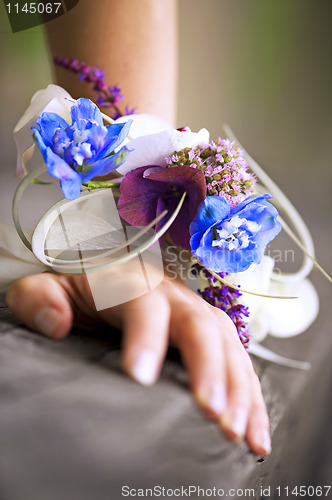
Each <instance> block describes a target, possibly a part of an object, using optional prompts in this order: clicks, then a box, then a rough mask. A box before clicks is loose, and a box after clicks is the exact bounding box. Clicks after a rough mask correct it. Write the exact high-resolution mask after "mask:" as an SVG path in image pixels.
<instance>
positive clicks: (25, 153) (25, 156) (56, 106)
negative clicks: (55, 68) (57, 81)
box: [14, 84, 75, 177]
mask: <svg viewBox="0 0 332 500" xmlns="http://www.w3.org/2000/svg"><path fill="white" fill-rule="evenodd" d="M74 102H75V101H74V99H73V98H72V97H71V96H70V95H69V94H68V92H66V91H65V90H64V89H63V88H61V87H59V86H58V85H53V84H51V85H48V87H47V88H46V89H42V90H38V91H37V92H36V93H35V94H34V95H33V97H32V99H31V102H30V105H29V106H28V108H27V109H26V111H25V113H24V114H23V116H22V117H21V118H20V120H19V121H18V123H17V125H16V127H15V128H14V139H15V142H16V147H17V166H16V175H17V176H18V177H23V176H24V175H25V174H26V169H25V166H24V163H25V162H26V161H28V160H29V159H31V157H32V155H33V152H34V151H33V148H32V147H31V146H34V142H33V135H32V131H31V127H33V126H35V125H36V119H37V118H38V116H40V115H41V113H43V112H44V111H47V112H49V113H57V114H58V115H59V116H61V117H62V118H64V119H65V120H66V121H67V122H69V123H70V108H71V107H72V105H73V104H74ZM37 150H38V148H37ZM38 151H39V150H38ZM37 158H38V157H37ZM37 161H42V160H41V156H40V157H39V159H37ZM34 166H36V165H34Z"/></svg>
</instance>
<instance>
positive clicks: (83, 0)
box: [7, 0, 271, 455]
mask: <svg viewBox="0 0 332 500" xmlns="http://www.w3.org/2000/svg"><path fill="white" fill-rule="evenodd" d="M47 31H48V37H49V41H50V48H51V53H52V55H53V56H63V57H69V58H75V59H79V60H81V61H84V62H85V63H87V64H90V65H92V66H97V67H100V68H102V69H104V70H105V73H106V81H108V82H109V83H110V84H112V85H113V84H118V85H119V86H121V89H122V90H123V92H124V94H125V96H126V101H125V102H124V103H123V105H126V104H128V105H129V106H137V108H138V110H139V111H142V112H148V113H153V114H156V115H159V116H161V117H162V118H164V119H166V120H168V121H169V122H170V123H172V124H174V123H175V110H176V87H177V85H176V67H177V60H176V59H177V41H176V2H175V0H167V1H165V0H139V1H138V0H121V2H119V1H118V0H98V2H92V1H91V0H80V2H79V4H78V5H77V6H76V7H75V9H73V10H72V11H71V12H69V13H68V14H66V15H65V16H63V17H61V18H59V19H57V20H54V21H52V22H51V23H49V25H47ZM56 75H57V80H58V83H59V84H60V85H61V86H63V87H64V88H65V89H66V90H67V91H69V92H70V93H71V94H72V95H73V96H74V97H80V96H81V94H82V92H84V96H85V97H86V96H88V94H87V90H88V87H87V86H85V84H83V83H82V82H79V81H78V79H77V76H76V75H73V74H71V73H70V72H68V71H65V70H63V69H61V68H59V69H57V70H56ZM83 85H84V86H83ZM7 303H8V305H9V307H10V308H11V309H12V310H13V311H14V313H15V314H16V315H17V316H18V317H20V318H21V319H22V320H23V321H24V322H25V324H26V325H27V326H29V327H30V328H32V329H34V330H37V331H39V332H40V333H43V334H45V335H47V336H49V337H51V338H54V339H61V338H64V337H65V336H66V335H68V333H69V332H70V330H71V328H72V325H73V324H86V323H87V322H88V323H92V324H94V323H96V324H98V323H100V322H104V323H105V322H106V323H107V324H109V325H111V326H114V327H117V328H121V329H122V331H123V349H122V368H123V370H124V372H125V373H126V374H128V375H129V376H130V377H132V378H133V379H134V380H136V381H137V382H140V383H142V384H145V385H151V384H153V383H154V382H155V381H156V379H157V378H158V376H159V373H160V370H161V366H162V362H163V359H164V357H165V353H166V349H167V346H168V344H169V342H171V343H172V344H174V345H176V346H177V347H178V348H179V350H180V352H181V355H182V358H183V361H184V364H185V366H186V368H187V370H188V373H189V379H190V386H191V390H192V393H193V395H194V397H195V400H196V401H197V403H198V405H199V406H200V407H201V408H202V409H203V410H204V411H205V412H206V413H207V414H208V415H209V416H210V417H212V418H213V419H215V420H216V422H218V423H219V425H220V427H221V428H222V429H223V430H224V432H225V433H226V435H227V436H228V437H229V438H230V439H232V440H240V439H243V438H246V440H247V442H248V444H249V446H250V447H251V449H252V450H253V452H254V453H256V454H258V455H262V454H267V453H269V452H270V450H271V443H270V437H269V419H268V415H267V411H266V408H265V403H264V400H263V397H262V393H261V388H260V383H259V380H258V378H257V376H256V374H255V372H254V369H253V366H252V363H251V360H250V358H249V356H248V354H247V353H246V351H245V350H244V348H243V346H242V344H241V342H240V340H239V338H238V335H237V332H236V329H235V326H234V324H233V322H232V321H231V320H230V318H229V317H228V316H227V315H226V314H225V313H224V312H222V311H220V310H218V309H216V308H214V307H212V306H210V305H209V304H207V303H206V302H205V301H204V300H203V299H201V298H200V297H198V296H197V295H195V294H194V293H193V292H191V291H190V290H189V289H187V288H186V287H185V286H184V285H183V284H181V283H180V282H178V281H176V280H172V279H169V278H165V279H164V280H163V281H162V283H161V284H160V285H159V286H158V287H157V288H155V289H154V290H152V291H151V292H149V293H148V294H146V295H144V296H142V297H139V298H137V299H135V300H132V301H130V302H127V303H125V304H121V305H119V306H116V307H113V308H109V309H106V310H103V311H100V312H97V311H96V309H95V306H94V302H93V298H92V294H91V292H90V290H89V287H88V286H87V280H86V279H85V277H84V276H83V277H82V276H78V277H65V276H59V275H55V274H51V273H43V274H40V275H34V276H27V277H25V278H22V279H20V280H18V281H16V282H15V283H14V284H13V285H12V286H11V288H10V289H9V291H8V293H7Z"/></svg>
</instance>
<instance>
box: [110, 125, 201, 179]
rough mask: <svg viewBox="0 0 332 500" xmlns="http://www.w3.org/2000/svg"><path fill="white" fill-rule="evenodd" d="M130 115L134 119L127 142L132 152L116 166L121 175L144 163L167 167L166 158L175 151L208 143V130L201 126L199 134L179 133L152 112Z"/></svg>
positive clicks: (144, 164)
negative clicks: (149, 113)
mask: <svg viewBox="0 0 332 500" xmlns="http://www.w3.org/2000/svg"><path fill="white" fill-rule="evenodd" d="M130 118H132V119H133V120H134V122H133V124H132V126H131V129H130V132H129V136H130V137H131V138H133V140H131V141H129V143H128V147H129V148H130V149H132V150H133V151H132V152H131V153H130V154H129V155H128V157H127V159H126V161H125V162H124V163H123V164H122V165H121V166H120V167H119V168H118V169H117V170H118V172H120V173H121V174H123V175H124V174H126V173H127V172H130V171H131V170H134V169H135V168H138V167H143V166H146V165H158V166H161V167H163V166H166V162H165V157H167V156H171V155H172V154H173V153H174V151H180V150H181V149H184V148H193V147H196V146H198V145H199V144H206V143H208V142H209V132H208V131H207V130H206V129H201V130H200V131H199V132H198V133H195V132H191V131H187V132H180V131H178V130H176V129H173V128H172V127H170V125H169V124H168V123H167V122H165V121H164V120H161V119H160V118H158V117H155V116H153V115H132V116H130ZM126 120H128V117H122V118H121V119H120V120H117V123H120V122H123V121H126ZM126 142H127V141H126ZM124 144H125V143H124Z"/></svg>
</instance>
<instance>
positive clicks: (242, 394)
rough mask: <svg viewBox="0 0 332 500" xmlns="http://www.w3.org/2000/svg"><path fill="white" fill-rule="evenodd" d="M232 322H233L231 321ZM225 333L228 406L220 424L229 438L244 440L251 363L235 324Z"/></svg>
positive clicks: (249, 401) (247, 415) (247, 414)
mask: <svg viewBox="0 0 332 500" xmlns="http://www.w3.org/2000/svg"><path fill="white" fill-rule="evenodd" d="M230 321H231V320H230ZM231 323H232V326H230V327H229V329H228V331H227V332H223V341H224V350H225V358H226V375H227V399H228V405H227V409H226V411H225V412H224V413H223V415H222V417H221V419H220V424H221V427H222V429H223V430H224V431H225V432H226V434H227V436H228V437H229V438H230V439H232V440H234V441H237V440H240V439H242V438H243V437H244V436H245V434H246V430H247V425H248V418H249V410H250V405H251V385H250V379H249V373H250V365H251V361H250V358H249V356H248V354H247V353H246V351H245V349H244V347H243V345H242V344H241V342H240V340H239V338H238V335H237V331H236V329H235V326H234V323H233V322H232V321H231Z"/></svg>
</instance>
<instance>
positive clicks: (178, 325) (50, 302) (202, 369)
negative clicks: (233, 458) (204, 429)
mask: <svg viewBox="0 0 332 500" xmlns="http://www.w3.org/2000/svg"><path fill="white" fill-rule="evenodd" d="M6 300H7V304H8V306H9V307H10V308H11V309H12V310H13V312H14V313H15V314H16V315H17V316H18V317H19V318H21V319H22V320H23V321H24V323H25V324H26V325H27V326H28V327H30V328H32V329H33V330H37V331H38V332H40V333H43V334H45V335H47V336H49V337H51V338H53V339H61V338H64V337H65V336H66V335H67V334H68V333H69V332H70V329H71V327H72V325H73V324H87V323H90V324H95V323H101V322H103V323H107V324H109V325H111V326H113V327H116V328H120V329H122V330H123V334H124V337H123V351H122V368H123V370H124V371H125V372H126V373H127V374H128V375H129V376H130V377H132V378H133V379H134V380H136V381H137V382H140V383H142V384H144V385H151V384H153V383H154V382H155V381H156V379H157V378H158V375H159V373H160V370H161V366H162V362H163V359H164V357H165V353H166V350H167V346H168V343H169V342H170V343H172V344H174V345H175V346H177V347H178V348H179V350H180V352H181V355H182V358H183V362H184V364H185V366H186V368H187V370H188V373H189V379H190V385H191V389H192V392H193V395H194V397H195V400H196V401H197V403H198V405H199V406H200V407H201V408H202V409H203V410H204V411H205V412H206V414H208V415H209V416H210V417H212V418H213V419H215V420H216V421H217V422H218V423H219V424H220V426H221V428H222V429H223V430H224V432H225V433H226V435H227V436H228V437H229V438H230V439H231V440H234V441H236V440H240V439H242V438H246V440H247V442H248V444H249V446H250V448H251V449H252V450H253V452H254V453H256V454H257V455H263V454H267V453H269V452H270V449H271V444H270V437H269V419H268V415H267V411H266V408H265V404H264V400H263V397H262V393H261V388H260V383H259V380H258V377H257V376H256V374H255V372H254V369H253V366H252V363H251V360H250V358H249V356H248V354H247V353H246V351H245V350H244V348H243V346H242V344H241V342H240V341H239V338H238V335H237V332H236V329H235V326H234V324H233V322H232V321H231V319H230V318H229V317H228V316H227V314H225V313H224V312H222V311H220V310H219V309H217V308H215V307H212V306H210V305H209V304H207V303H206V302H205V301H204V300H203V299H201V298H200V297H198V296H197V295H196V294H194V293H193V292H191V291H190V290H189V289H188V288H186V287H185V286H184V285H182V284H181V283H179V282H177V281H175V280H170V279H168V278H165V279H164V280H163V281H162V282H161V284H160V285H159V286H158V287H156V288H155V289H153V290H152V291H151V292H149V293H148V294H145V295H143V296H141V297H139V298H136V299H134V300H131V301H130V302H126V303H124V304H121V305H118V306H115V307H112V308H109V309H105V310H102V311H99V312H97V311H96V308H95V306H94V301H93V297H92V294H91V291H90V288H89V285H88V281H87V279H86V276H84V275H83V276H75V277H65V276H60V275H55V274H50V273H43V274H39V275H33V276H27V277H24V278H22V279H20V280H18V281H16V282H15V283H14V284H13V285H12V286H11V287H10V289H9V290H8V293H7V298H6Z"/></svg>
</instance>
